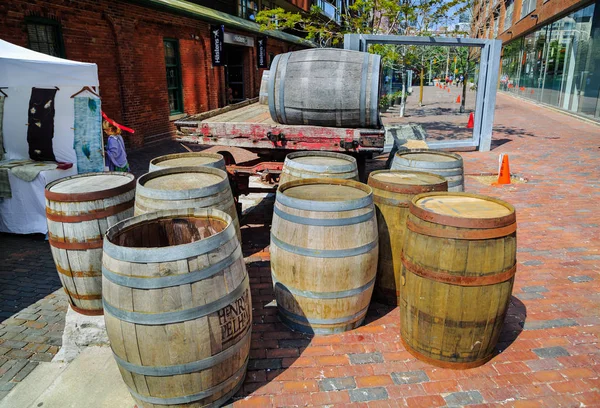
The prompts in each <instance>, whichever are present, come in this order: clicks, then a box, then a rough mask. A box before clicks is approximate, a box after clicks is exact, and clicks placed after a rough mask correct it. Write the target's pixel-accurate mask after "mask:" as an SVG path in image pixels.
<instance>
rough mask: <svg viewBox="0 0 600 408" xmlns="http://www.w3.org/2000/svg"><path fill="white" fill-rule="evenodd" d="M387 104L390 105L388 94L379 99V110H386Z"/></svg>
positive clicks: (383, 111)
mask: <svg viewBox="0 0 600 408" xmlns="http://www.w3.org/2000/svg"><path fill="white" fill-rule="evenodd" d="M389 106H390V98H389V96H388V95H383V96H382V97H381V98H380V99H379V111H380V112H381V113H385V112H387V110H388V108H389Z"/></svg>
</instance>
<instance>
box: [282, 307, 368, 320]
mask: <svg viewBox="0 0 600 408" xmlns="http://www.w3.org/2000/svg"><path fill="white" fill-rule="evenodd" d="M367 309H369V306H367V307H365V308H364V309H362V310H361V311H359V312H358V313H355V314H353V315H352V316H344V317H338V318H337V319H309V318H307V317H305V316H300V315H297V314H295V313H292V312H290V311H289V310H285V309H284V308H282V307H279V308H278V310H279V313H281V314H282V315H284V316H285V317H287V318H288V319H294V320H297V321H298V322H302V323H306V324H341V323H347V322H351V321H353V320H356V319H358V318H359V317H361V316H362V315H364V314H365V313H367Z"/></svg>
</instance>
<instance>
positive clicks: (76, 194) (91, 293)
mask: <svg viewBox="0 0 600 408" xmlns="http://www.w3.org/2000/svg"><path fill="white" fill-rule="evenodd" d="M45 194H46V218H47V221H48V242H49V243H50V250H51V251H52V257H53V258H54V263H55V264H56V270H57V271H58V276H59V277H60V281H61V282H62V285H63V289H64V291H65V292H66V294H67V297H68V298H69V302H70V304H71V307H72V308H73V310H75V311H76V312H78V313H81V314H85V315H100V314H102V268H101V265H102V239H103V238H104V234H105V233H106V230H107V229H108V228H109V227H111V226H112V225H113V224H116V223H117V222H119V221H121V220H123V219H125V218H129V217H131V216H132V215H133V198H134V194H135V177H134V175H133V174H129V173H122V172H106V173H87V174H79V175H77V176H72V177H65V178H62V179H59V180H56V181H54V182H52V183H50V184H48V185H47V186H46V192H45Z"/></svg>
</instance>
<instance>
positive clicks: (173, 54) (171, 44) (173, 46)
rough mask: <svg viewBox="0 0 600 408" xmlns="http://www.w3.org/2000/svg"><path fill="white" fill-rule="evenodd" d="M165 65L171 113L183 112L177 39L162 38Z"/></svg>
mask: <svg viewBox="0 0 600 408" xmlns="http://www.w3.org/2000/svg"><path fill="white" fill-rule="evenodd" d="M164 44H165V65H166V68H167V91H168V93H169V110H170V111H171V115H175V114H178V113H183V93H182V85H181V64H180V62H179V47H178V44H177V40H167V39H165V40H164Z"/></svg>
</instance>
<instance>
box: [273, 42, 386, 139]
mask: <svg viewBox="0 0 600 408" xmlns="http://www.w3.org/2000/svg"><path fill="white" fill-rule="evenodd" d="M380 71H381V57H380V56H379V55H376V54H369V53H367V52H358V51H349V50H342V49H334V48H320V49H311V50H302V51H294V52H288V53H286V54H279V55H277V56H276V57H275V58H274V59H273V63H272V64H271V69H270V74H269V111H270V113H271V118H272V119H273V120H274V121H275V122H277V123H282V124H287V125H315V126H334V127H350V128H352V127H354V128H357V127H360V128H378V127H379V105H378V104H379V82H380V77H381V75H380Z"/></svg>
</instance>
